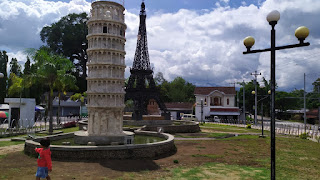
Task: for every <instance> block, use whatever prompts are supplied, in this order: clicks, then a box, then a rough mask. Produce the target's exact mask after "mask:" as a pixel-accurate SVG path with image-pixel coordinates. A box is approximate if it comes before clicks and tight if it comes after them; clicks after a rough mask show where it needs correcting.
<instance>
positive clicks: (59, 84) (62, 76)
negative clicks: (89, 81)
mask: <svg viewBox="0 0 320 180" xmlns="http://www.w3.org/2000/svg"><path fill="white" fill-rule="evenodd" d="M76 83H77V80H76V77H75V76H74V75H72V74H67V73H66V72H63V71H59V72H58V78H57V79H56V81H55V83H54V87H55V88H56V89H57V90H58V98H59V104H58V113H57V123H58V124H59V123H60V101H61V93H65V92H66V91H68V90H72V89H78V87H77V86H76Z"/></svg>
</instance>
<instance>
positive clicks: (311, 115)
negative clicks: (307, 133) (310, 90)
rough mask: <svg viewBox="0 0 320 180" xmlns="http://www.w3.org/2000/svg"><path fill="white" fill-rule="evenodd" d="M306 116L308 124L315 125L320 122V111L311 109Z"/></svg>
mask: <svg viewBox="0 0 320 180" xmlns="http://www.w3.org/2000/svg"><path fill="white" fill-rule="evenodd" d="M306 115H307V120H308V122H309V123H312V124H314V123H316V122H318V120H319V116H320V114H319V109H311V110H310V111H308V112H307V113H306Z"/></svg>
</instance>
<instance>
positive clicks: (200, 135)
mask: <svg viewBox="0 0 320 180" xmlns="http://www.w3.org/2000/svg"><path fill="white" fill-rule="evenodd" d="M231 136H233V135H231V134H228V133H205V132H202V133H187V134H176V135H175V137H179V138H227V137H231Z"/></svg>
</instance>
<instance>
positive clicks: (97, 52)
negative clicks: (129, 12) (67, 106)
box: [82, 1, 128, 144]
mask: <svg viewBox="0 0 320 180" xmlns="http://www.w3.org/2000/svg"><path fill="white" fill-rule="evenodd" d="M91 6H92V9H91V18H90V19H89V20H88V22H87V26H88V36H87V40H88V49H87V54H88V62H87V66H88V77H87V82H88V83H87V84H88V88H87V95H88V104H87V108H88V114H89V117H88V129H87V137H86V138H84V139H85V140H84V142H82V144H84V143H88V142H95V143H96V144H110V143H113V142H118V143H120V144H122V143H124V144H126V142H125V141H127V140H126V139H128V138H127V137H125V136H126V134H125V133H124V132H123V131H122V124H123V122H122V121H123V109H124V107H125V105H124V95H125V91H124V82H125V78H124V71H125V67H126V66H125V53H126V52H125V49H124V47H125V42H126V39H125V30H126V27H127V26H126V24H125V23H124V10H125V8H124V7H123V6H122V5H121V4H119V3H116V2H112V1H95V2H93V3H92V5H91Z"/></svg>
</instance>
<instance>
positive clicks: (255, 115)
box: [251, 71, 261, 125]
mask: <svg viewBox="0 0 320 180" xmlns="http://www.w3.org/2000/svg"><path fill="white" fill-rule="evenodd" d="M251 75H254V91H255V94H254V124H255V125H257V101H258V98H257V97H258V91H257V76H259V75H261V73H257V71H254V73H251Z"/></svg>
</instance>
